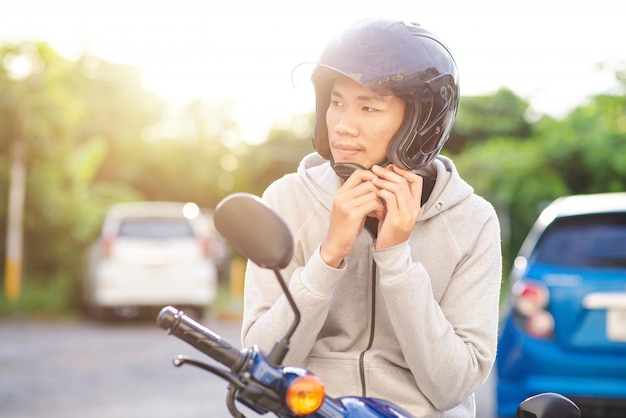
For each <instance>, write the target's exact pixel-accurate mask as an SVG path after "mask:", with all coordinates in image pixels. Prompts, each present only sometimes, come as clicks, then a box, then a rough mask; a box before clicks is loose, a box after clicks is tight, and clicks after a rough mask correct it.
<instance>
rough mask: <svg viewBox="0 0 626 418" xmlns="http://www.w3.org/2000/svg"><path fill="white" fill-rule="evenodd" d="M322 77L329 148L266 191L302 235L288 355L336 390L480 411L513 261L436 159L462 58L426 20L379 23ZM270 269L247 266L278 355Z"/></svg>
mask: <svg viewBox="0 0 626 418" xmlns="http://www.w3.org/2000/svg"><path fill="white" fill-rule="evenodd" d="M312 81H313V84H314V87H315V91H316V114H315V126H314V132H313V145H314V148H315V150H316V151H317V152H316V153H315V154H311V155H308V156H306V157H305V158H304V159H303V160H302V162H301V163H300V166H299V168H298V170H297V173H293V174H289V175H287V176H285V177H283V178H282V179H280V180H278V181H276V182H274V183H273V184H272V185H271V186H270V187H268V189H267V190H266V192H265V193H264V195H263V199H264V200H265V201H266V202H267V203H268V204H269V205H270V206H271V207H272V208H273V209H274V210H276V211H277V212H278V213H279V214H280V215H281V216H282V217H283V218H284V220H285V221H286V222H287V224H288V225H289V227H290V228H291V231H292V233H293V235H294V240H295V247H294V256H293V260H292V262H291V263H290V265H289V266H288V267H287V268H286V269H285V271H284V272H283V273H284V275H285V277H287V278H288V279H287V280H288V282H289V288H290V290H291V292H292V293H293V296H294V299H295V301H296V303H297V304H298V306H299V308H300V310H301V314H302V320H301V323H300V326H299V327H298V329H297V331H296V333H295V334H294V336H293V337H292V339H291V349H290V352H289V354H288V356H287V358H286V359H285V364H287V365H295V366H301V367H306V368H307V369H309V370H311V371H312V372H313V373H315V374H316V375H317V376H318V377H320V378H321V379H322V380H323V381H324V383H325V384H326V387H327V392H328V393H329V395H330V396H334V397H337V396H345V395H355V396H368V397H377V398H383V399H386V400H388V401H391V402H393V403H396V404H397V405H399V406H401V407H403V408H405V409H406V410H407V411H409V412H411V413H412V414H414V415H415V416H425V417H426V416H428V417H433V416H441V417H473V416H475V405H474V395H473V393H474V391H475V390H476V389H477V388H478V387H479V386H480V385H481V384H482V383H483V382H484V381H485V379H486V378H487V376H488V374H489V372H490V370H491V367H492V365H493V362H494V358H495V353H496V336H497V320H498V299H499V291H500V280H501V268H502V266H501V254H500V231H499V224H498V220H497V217H496V214H495V211H494V210H493V207H492V206H491V205H490V204H489V203H487V202H486V201H485V200H484V199H482V198H480V197H479V196H477V195H475V194H474V193H473V189H472V188H471V187H470V186H469V185H468V184H467V183H466V182H465V181H463V180H462V179H461V178H460V176H459V174H458V173H457V171H456V169H455V167H454V164H453V163H452V161H451V160H450V159H448V158H445V157H443V156H439V151H440V150H441V148H442V147H443V145H444V143H445V141H446V140H447V139H448V135H449V132H450V129H451V127H452V123H453V121H454V116H455V113H456V109H457V106H458V100H459V90H458V76H457V69H456V65H455V62H454V59H453V57H452V55H451V54H450V52H449V50H448V49H447V47H446V46H445V45H444V44H443V43H442V42H441V41H440V40H438V38H437V37H436V36H435V35H433V34H432V33H430V32H428V31H426V30H424V29H422V28H420V27H419V26H417V25H409V24H404V23H401V22H396V21H390V20H380V19H373V20H367V21H363V22H359V23H358V24H356V25H354V26H352V27H350V28H348V29H347V30H346V31H345V32H344V33H342V34H341V35H340V36H338V37H337V38H336V39H335V40H334V41H332V42H331V43H330V44H329V45H328V46H327V47H326V49H325V50H324V52H323V54H322V56H321V58H320V60H319V62H318V63H317V66H316V68H315V70H314V71H313V74H312ZM270 276H273V274H272V272H270V271H266V270H263V269H261V268H259V267H258V266H255V265H254V264H251V263H249V265H248V269H247V273H246V287H245V303H244V320H243V328H242V342H243V344H244V346H250V345H253V344H257V345H259V346H260V347H261V348H262V349H265V350H269V349H271V347H272V345H273V343H274V341H276V340H277V339H278V338H279V337H280V336H282V335H283V334H284V332H285V330H286V329H287V327H288V325H289V323H290V320H291V310H290V308H289V307H288V304H287V302H286V300H285V298H284V296H283V295H282V292H281V290H280V287H279V286H278V285H277V284H275V280H274V278H273V277H270Z"/></svg>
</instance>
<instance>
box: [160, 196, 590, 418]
mask: <svg viewBox="0 0 626 418" xmlns="http://www.w3.org/2000/svg"><path fill="white" fill-rule="evenodd" d="M215 224H216V227H217V229H218V231H219V232H220V233H221V234H222V235H223V236H224V237H225V238H226V239H227V240H228V241H229V242H230V243H231V244H232V245H233V247H234V248H235V249H237V250H238V251H239V252H240V253H241V254H242V255H243V256H245V257H246V258H249V259H250V260H251V261H253V262H254V263H256V264H258V265H259V266H261V267H265V268H268V269H271V270H273V271H274V273H275V275H276V278H277V280H278V282H279V283H280V286H281V288H282V289H283V291H284V293H285V296H286V299H287V301H288V303H289V304H290V305H291V308H292V309H293V313H294V315H293V321H292V323H291V325H290V326H289V328H288V330H287V331H286V334H285V335H284V336H283V337H282V338H281V339H279V340H278V341H277V342H276V344H275V345H274V347H273V349H272V350H271V351H270V352H269V353H264V352H262V351H261V350H260V349H259V348H258V347H256V346H255V347H252V348H249V349H243V350H239V349H237V348H235V347H233V346H231V345H230V344H229V343H228V342H226V341H224V340H222V339H221V337H220V336H219V335H217V334H215V333H213V332H212V331H211V330H209V329H207V328H205V327H204V326H202V325H201V324H199V323H198V322H196V321H194V320H193V319H191V318H190V317H188V316H187V315H185V314H184V312H182V311H179V310H178V309H176V308H174V307H172V306H168V307H165V308H163V309H162V310H161V312H160V313H159V315H158V317H157V324H158V326H159V327H161V328H162V329H164V330H166V331H167V332H168V333H169V334H172V335H174V336H176V337H178V338H180V339H182V340H183V341H185V342H187V343H189V344H191V345H192V346H193V347H195V348H196V349H198V350H199V351H201V352H202V353H204V354H206V355H208V356H209V357H211V358H212V359H213V360H215V361H216V362H217V363H216V362H212V363H204V362H201V361H197V360H193V359H191V358H189V357H186V356H178V357H176V358H175V360H174V364H175V365H176V366H181V365H183V364H189V365H193V366H196V367H199V368H201V369H204V370H206V371H208V372H211V373H213V374H215V375H217V376H219V377H221V378H222V379H224V380H226V381H227V382H228V383H229V385H228V395H227V400H226V401H227V405H228V409H229V411H230V413H231V415H232V416H233V417H236V418H245V416H244V415H243V413H242V412H241V411H240V409H239V406H240V405H239V404H242V405H245V406H246V407H248V408H250V409H251V410H252V411H254V412H255V413H258V414H261V415H265V414H267V413H272V414H274V415H275V416H277V417H282V418H296V417H303V416H309V417H316V418H330V417H333V418H341V417H353V418H407V417H410V416H411V415H410V414H409V413H408V412H407V411H405V410H403V409H402V408H400V407H398V406H396V405H394V404H392V403H391V402H388V401H386V400H383V399H374V398H366V397H357V396H346V397H342V398H331V397H329V396H326V394H325V391H324V384H323V382H321V381H320V380H319V379H318V378H317V377H315V375H313V374H312V373H310V372H309V371H307V370H305V369H302V368H298V367H284V366H282V362H283V360H284V358H285V356H286V355H287V353H288V351H289V345H290V339H291V337H292V336H293V334H294V332H295V330H296V328H297V327H298V324H299V322H300V312H299V310H298V307H297V306H296V304H295V302H294V300H293V297H292V296H291V293H290V292H289V288H288V287H287V285H286V283H285V281H284V279H283V277H282V275H281V273H280V270H281V269H282V268H284V267H286V266H287V264H288V263H289V262H290V260H291V257H292V253H293V239H292V236H291V233H290V231H289V229H288V227H287V226H286V224H285V223H284V222H283V221H282V220H281V219H280V217H278V215H276V213H275V212H273V211H272V210H271V209H270V208H269V207H267V206H265V204H264V203H263V202H262V201H261V200H260V199H258V198H257V197H255V196H253V195H249V194H244V193H237V194H234V195H231V196H229V197H227V198H226V199H224V200H223V201H222V202H221V203H220V205H218V207H217V209H216V211H215ZM223 366H225V367H223ZM517 413H518V417H520V418H529V417H535V418H549V417H553V418H555V417H562V418H580V411H579V410H578V408H577V407H576V405H575V404H574V403H572V402H571V401H570V400H569V399H567V398H565V397H563V396H561V395H558V394H553V393H549V394H540V395H538V396H536V397H533V398H530V399H528V400H526V401H525V402H523V403H522V404H521V405H520V406H519V410H518V411H517Z"/></svg>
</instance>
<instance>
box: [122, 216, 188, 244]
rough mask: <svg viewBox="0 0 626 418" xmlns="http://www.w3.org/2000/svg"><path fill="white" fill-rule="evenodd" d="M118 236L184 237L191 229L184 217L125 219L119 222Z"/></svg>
mask: <svg viewBox="0 0 626 418" xmlns="http://www.w3.org/2000/svg"><path fill="white" fill-rule="evenodd" d="M118 236H120V237H129V238H153V239H167V238H186V237H193V236H194V234H193V230H192V228H191V225H190V224H189V221H188V220H186V219H165V218H160V219H125V220H123V221H122V222H121V223H120V229H119V233H118Z"/></svg>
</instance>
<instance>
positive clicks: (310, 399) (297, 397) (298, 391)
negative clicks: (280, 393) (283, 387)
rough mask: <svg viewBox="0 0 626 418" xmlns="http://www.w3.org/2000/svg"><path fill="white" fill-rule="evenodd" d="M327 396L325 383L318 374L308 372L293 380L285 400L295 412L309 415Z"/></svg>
mask: <svg viewBox="0 0 626 418" xmlns="http://www.w3.org/2000/svg"><path fill="white" fill-rule="evenodd" d="M325 396H326V393H325V389H324V383H322V381H321V380H320V379H319V378H317V377H316V376H314V375H312V374H308V375H305V376H300V377H298V378H297V379H295V380H294V381H293V382H291V384H290V385H289V387H288V388H287V394H286V396H285V397H286V399H285V401H286V402H287V406H288V407H289V409H291V411H292V412H294V413H295V414H298V415H309V414H312V413H314V412H315V411H317V410H318V409H319V408H320V406H322V403H324V397H325Z"/></svg>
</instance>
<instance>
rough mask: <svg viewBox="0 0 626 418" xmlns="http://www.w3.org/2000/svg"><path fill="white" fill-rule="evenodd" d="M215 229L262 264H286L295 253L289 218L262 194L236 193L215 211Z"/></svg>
mask: <svg viewBox="0 0 626 418" xmlns="http://www.w3.org/2000/svg"><path fill="white" fill-rule="evenodd" d="M213 222H214V223H215V229H217V231H218V232H219V233H220V234H221V235H222V236H223V237H224V238H225V239H226V240H227V241H228V242H229V243H230V244H231V245H232V246H233V247H234V248H235V249H236V250H237V251H239V253H241V255H242V256H244V257H246V258H248V259H250V260H251V261H252V262H254V263H255V264H257V265H259V266H260V267H264V268H268V269H273V270H276V269H282V268H285V267H286V266H287V265H288V264H289V262H290V261H291V257H292V255H293V238H292V236H291V232H290V231H289V227H288V226H287V224H285V222H284V221H283V220H282V219H281V218H280V217H279V216H278V214H276V212H274V211H273V210H272V209H271V208H270V207H269V206H267V205H266V204H265V202H263V201H262V200H261V199H260V198H259V197H257V196H255V195H253V194H250V193H234V194H232V195H230V196H227V197H226V198H224V199H223V200H222V201H221V202H220V203H219V204H218V205H217V207H216V208H215V211H214V213H213Z"/></svg>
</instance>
